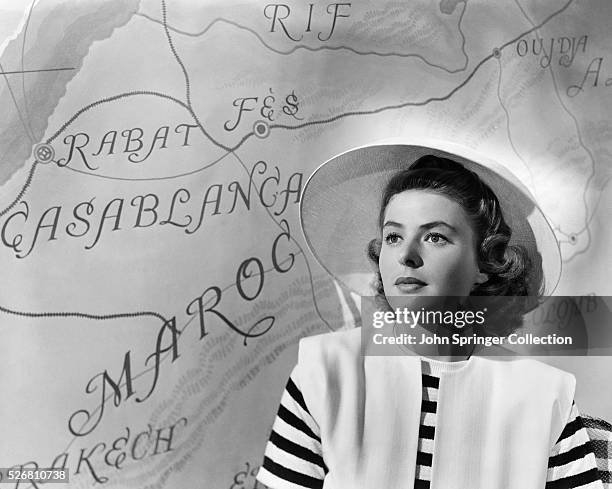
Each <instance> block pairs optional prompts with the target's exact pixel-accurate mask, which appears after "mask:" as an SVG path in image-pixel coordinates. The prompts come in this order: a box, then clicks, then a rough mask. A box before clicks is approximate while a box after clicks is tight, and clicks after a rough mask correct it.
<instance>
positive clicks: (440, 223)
mask: <svg viewBox="0 0 612 489" xmlns="http://www.w3.org/2000/svg"><path fill="white" fill-rule="evenodd" d="M438 226H445V227H447V228H448V229H450V230H451V231H452V232H454V233H456V232H457V228H456V227H455V226H451V225H450V224H449V223H447V222H444V221H431V222H427V223H425V224H421V225H420V226H419V228H421V229H432V228H435V227H438Z"/></svg>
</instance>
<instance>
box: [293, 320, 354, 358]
mask: <svg viewBox="0 0 612 489" xmlns="http://www.w3.org/2000/svg"><path fill="white" fill-rule="evenodd" d="M298 355H299V361H300V362H312V361H329V360H330V359H332V358H334V359H337V358H342V357H344V358H358V357H360V356H361V328H351V329H347V330H342V331H332V332H330V333H323V334H319V335H315V336H309V337H306V338H302V339H301V340H300V343H299V354H298Z"/></svg>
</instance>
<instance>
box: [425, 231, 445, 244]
mask: <svg viewBox="0 0 612 489" xmlns="http://www.w3.org/2000/svg"><path fill="white" fill-rule="evenodd" d="M425 241H428V242H430V243H433V244H446V243H448V242H449V240H448V238H446V236H444V235H443V234H440V233H428V234H427V235H426V236H425Z"/></svg>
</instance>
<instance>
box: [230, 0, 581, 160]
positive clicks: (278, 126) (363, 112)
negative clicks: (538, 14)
mask: <svg viewBox="0 0 612 489" xmlns="http://www.w3.org/2000/svg"><path fill="white" fill-rule="evenodd" d="M573 2H574V0H568V2H567V3H566V4H565V5H564V6H563V7H561V8H560V9H559V10H557V11H555V12H553V13H552V14H550V15H549V16H548V17H546V18H545V19H544V20H543V21H542V22H541V23H540V24H538V25H537V26H535V27H533V28H531V29H528V30H527V31H525V32H523V33H522V34H519V35H518V36H516V37H515V38H513V39H511V40H510V41H506V42H505V43H503V44H502V45H501V46H499V48H498V49H499V51H500V52H501V51H503V50H504V49H506V48H507V47H508V46H510V45H512V44H514V43H515V42H516V41H518V40H519V39H521V38H522V37H524V36H526V35H528V34H531V33H532V32H533V31H535V30H537V29H539V28H541V27H542V26H543V25H545V24H546V23H548V22H550V21H551V20H552V19H553V18H554V17H556V16H557V15H559V14H561V13H562V12H564V11H565V10H566V9H567V8H568V7H569V6H570V5H571V4H572V3H573ZM494 57H495V55H494V54H493V53H491V54H489V55H487V56H485V57H484V58H483V59H481V60H480V61H479V62H478V64H476V66H475V67H474V69H473V70H472V71H471V72H470V74H469V75H468V76H467V77H466V78H465V80H463V81H462V82H461V83H460V84H459V85H457V86H456V87H455V88H453V89H452V90H451V91H450V92H448V93H447V94H446V95H442V96H439V97H429V98H428V99H425V100H422V101H420V102H403V103H399V104H393V105H387V106H383V107H379V108H378V109H372V110H361V111H351V112H344V113H342V114H337V115H335V116H333V117H329V118H327V119H320V120H318V121H308V122H304V123H302V124H296V125H295V126H286V125H282V124H271V125H270V129H289V130H291V129H302V128H304V127H308V126H312V125H319V124H327V123H330V122H335V121H337V120H339V119H342V118H344V117H348V116H354V115H370V114H378V113H381V112H384V111H386V110H393V109H403V108H406V107H420V106H424V105H427V104H430V103H432V102H442V101H446V100H448V99H450V98H451V97H452V96H453V95H454V94H455V93H457V92H458V91H459V90H460V89H462V88H463V87H464V86H465V85H467V84H468V82H469V81H470V80H471V79H472V78H473V77H474V75H475V74H476V72H477V71H478V70H479V69H480V68H481V67H482V66H483V65H484V64H485V63H486V62H487V61H489V60H490V59H491V58H494ZM249 136H250V135H249ZM236 149H237V147H234V148H232V151H235V150H236Z"/></svg>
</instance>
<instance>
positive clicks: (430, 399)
mask: <svg viewBox="0 0 612 489" xmlns="http://www.w3.org/2000/svg"><path fill="white" fill-rule="evenodd" d="M462 363H463V362H454V363H452V362H449V363H447V362H428V361H424V362H423V364H422V367H423V368H422V389H423V396H422V404H421V418H420V426H419V441H418V449H417V457H416V471H415V474H416V475H415V478H416V480H415V484H414V488H415V489H429V487H430V481H431V469H432V465H433V462H434V460H433V453H434V452H433V446H434V439H435V432H436V411H437V403H438V390H439V387H440V372H441V369H442V370H444V369H453V368H460V366H461V364H462ZM327 472H328V469H327V466H326V465H325V460H324V458H323V452H322V448H321V439H320V435H319V428H318V426H317V423H316V421H315V420H314V419H313V417H312V416H311V414H310V411H309V410H308V406H307V405H306V402H305V401H304V397H303V395H302V393H301V392H300V389H299V388H298V386H297V385H296V383H295V382H294V380H293V379H291V378H289V381H288V382H287V387H286V388H285V392H284V393H283V396H282V399H281V404H280V406H279V409H278V414H277V416H276V420H275V421H274V425H273V427H272V433H271V434H270V439H269V441H268V444H267V445H266V450H265V455H264V461H263V465H262V467H261V468H260V471H259V473H258V475H257V478H258V479H259V480H260V481H261V482H262V483H264V484H266V485H268V486H269V487H271V488H272V489H301V488H321V487H323V479H324V478H325V475H326V474H327ZM601 487H602V486H601V480H600V479H599V474H598V471H597V465H596V460H595V455H594V454H593V450H592V447H591V443H590V440H589V436H588V433H587V431H586V428H585V426H584V424H583V422H582V419H581V418H580V414H579V412H578V409H577V408H576V405H575V404H574V405H573V406H572V410H571V414H570V417H569V419H568V420H567V423H566V426H565V429H564V430H563V432H562V433H561V436H560V437H559V440H558V441H557V443H556V444H555V446H554V447H553V449H552V451H551V453H550V457H549V459H548V474H547V482H546V489H571V488H581V489H595V488H601Z"/></svg>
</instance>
